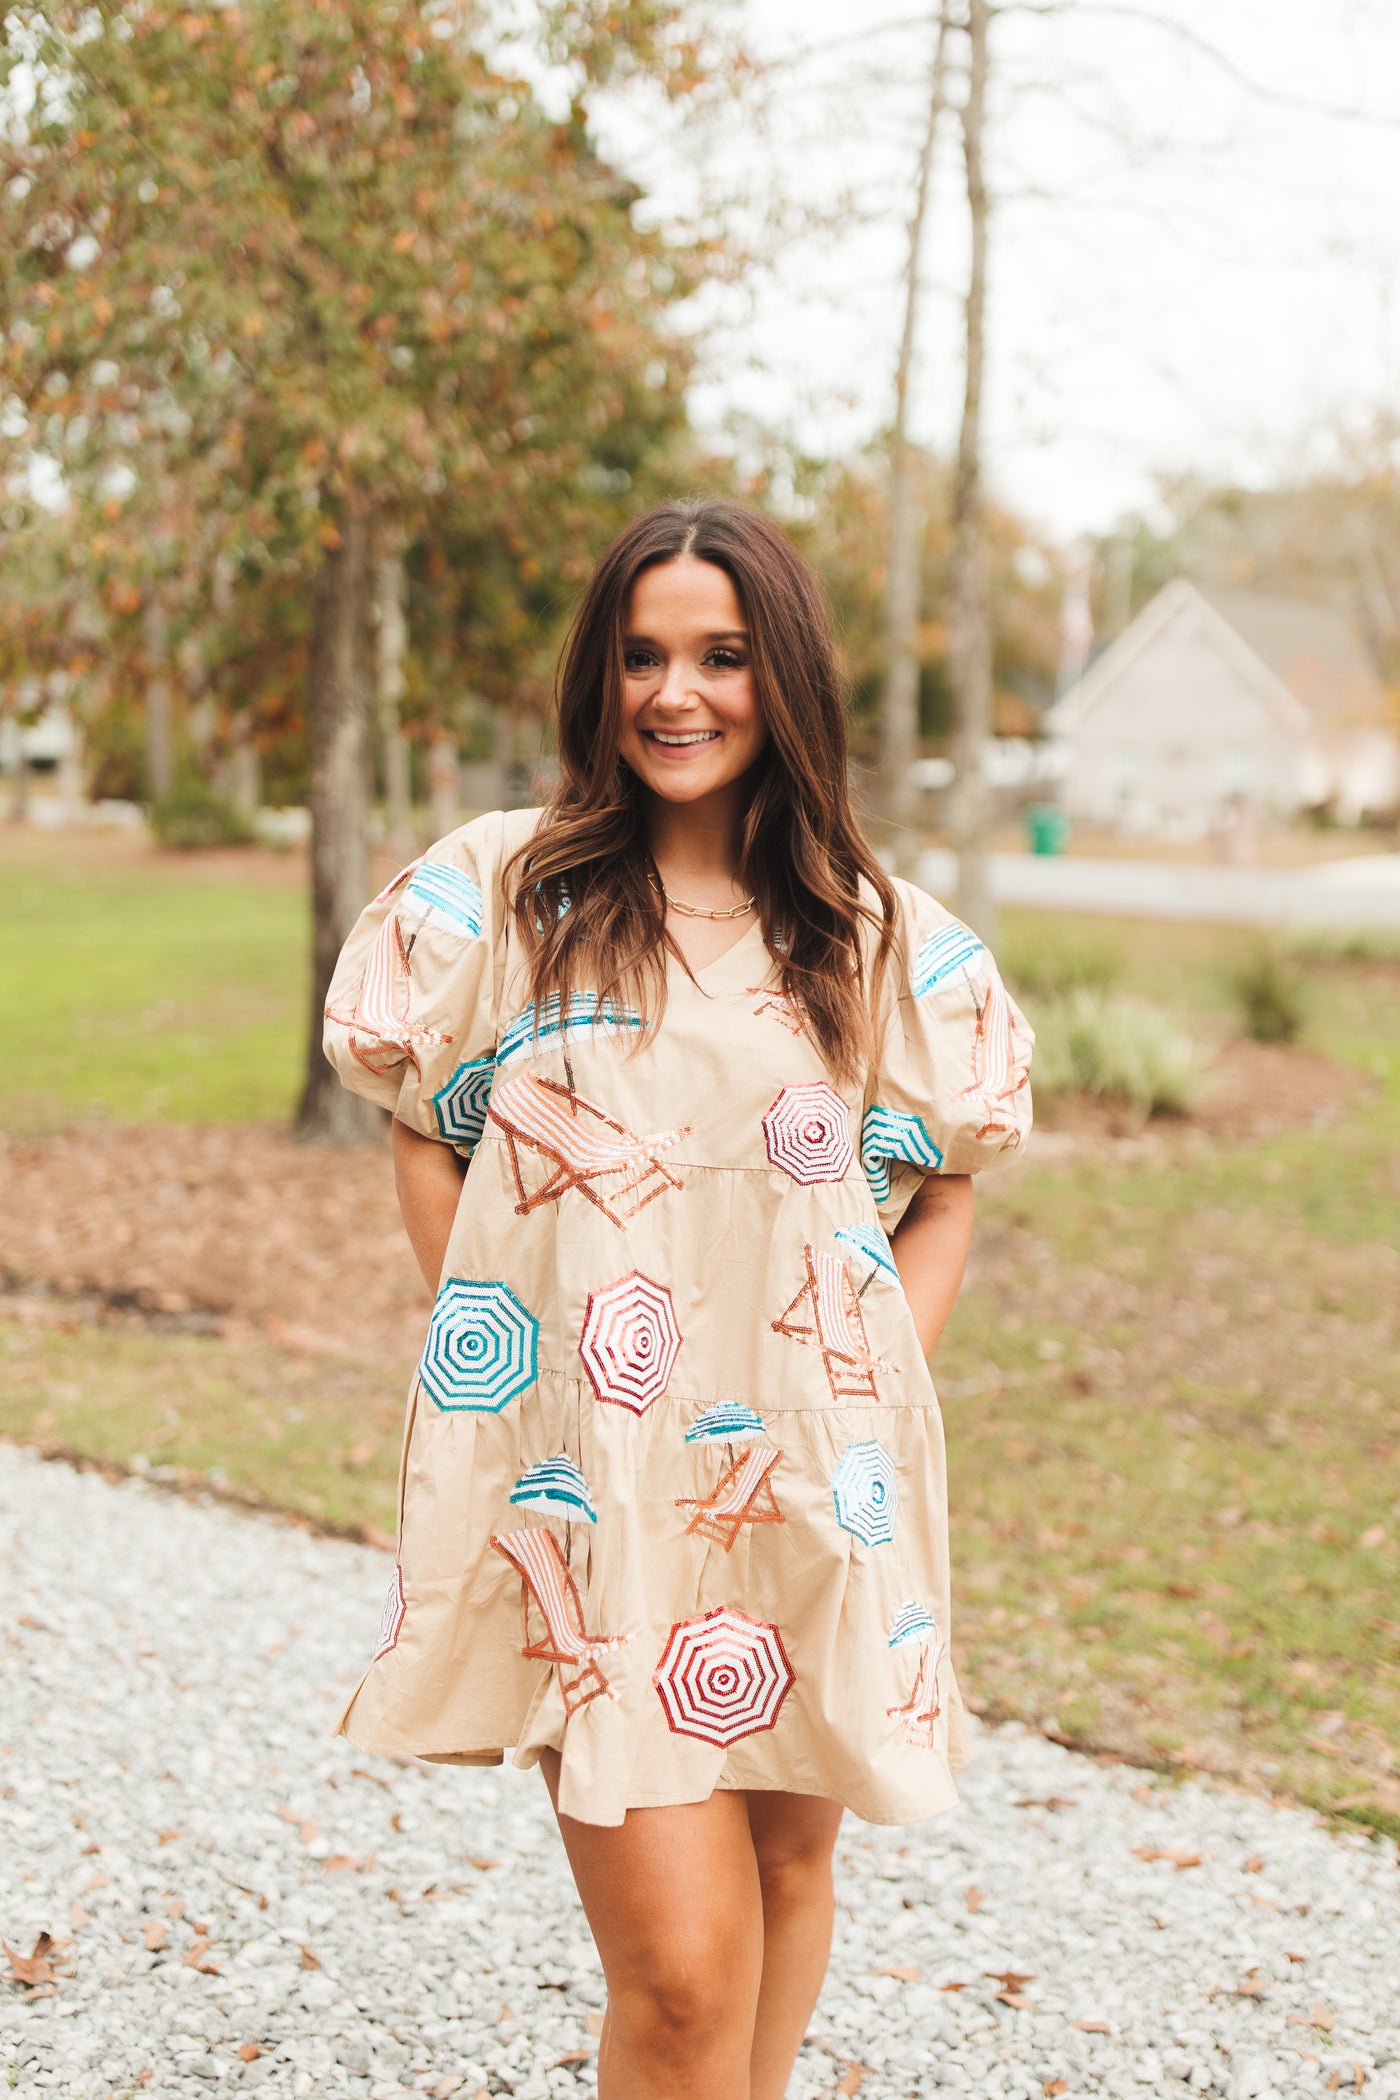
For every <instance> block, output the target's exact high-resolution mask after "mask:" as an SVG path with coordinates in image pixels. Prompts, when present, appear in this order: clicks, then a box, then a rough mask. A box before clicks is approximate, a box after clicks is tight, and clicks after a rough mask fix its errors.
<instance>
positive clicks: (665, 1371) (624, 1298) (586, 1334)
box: [578, 1269, 681, 1415]
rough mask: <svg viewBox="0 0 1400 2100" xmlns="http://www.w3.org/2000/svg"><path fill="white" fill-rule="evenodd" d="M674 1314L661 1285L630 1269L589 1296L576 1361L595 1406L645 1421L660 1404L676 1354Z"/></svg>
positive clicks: (677, 1338) (677, 1329)
mask: <svg viewBox="0 0 1400 2100" xmlns="http://www.w3.org/2000/svg"><path fill="white" fill-rule="evenodd" d="M680 1346H681V1330H680V1326H679V1324H678V1322H677V1320H676V1308H675V1305H674V1304H673V1302H672V1299H671V1293H670V1291H669V1290H668V1289H667V1288H666V1285H665V1284H664V1283H654V1282H653V1281H652V1279H651V1277H650V1276H643V1274H642V1272H641V1270H640V1269H630V1270H629V1271H628V1273H627V1274H626V1275H625V1276H619V1277H618V1279H617V1282H616V1283H609V1284H606V1285H604V1287H603V1288H602V1289H601V1290H597V1291H590V1292H589V1294H588V1310H587V1312H586V1313H585V1315H584V1321H583V1333H582V1335H581V1336H580V1337H579V1345H578V1347H579V1355H580V1356H581V1357H582V1358H583V1368H584V1369H585V1371H587V1373H588V1377H589V1381H590V1383H591V1384H592V1387H593V1390H594V1392H595V1393H596V1394H597V1395H598V1398H599V1399H600V1400H608V1401H611V1402H612V1403H613V1404H614V1405H615V1406H617V1407H629V1408H631V1410H632V1412H633V1414H634V1415H644V1414H645V1413H646V1411H647V1409H648V1408H649V1407H650V1406H651V1405H652V1403H653V1402H654V1401H656V1400H659V1399H660V1398H661V1395H662V1394H663V1393H664V1392H665V1390H666V1387H667V1384H668V1382H669V1380H670V1376H671V1373H672V1371H673V1370H674V1369H675V1365H676V1357H677V1355H678V1354H679V1353H680Z"/></svg>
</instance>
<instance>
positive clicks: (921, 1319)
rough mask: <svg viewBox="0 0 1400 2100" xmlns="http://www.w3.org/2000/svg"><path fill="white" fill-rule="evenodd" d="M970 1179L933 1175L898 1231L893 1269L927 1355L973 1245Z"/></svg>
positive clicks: (954, 1296) (944, 1321)
mask: <svg viewBox="0 0 1400 2100" xmlns="http://www.w3.org/2000/svg"><path fill="white" fill-rule="evenodd" d="M972 1210H973V1195H972V1176H971V1175H970V1174H930V1175H929V1176H928V1177H927V1179H926V1180H925V1181H924V1183H923V1186H922V1187H921V1188H920V1189H919V1191H918V1193H917V1195H916V1196H915V1197H914V1198H913V1200H912V1202H911V1203H910V1205H909V1208H908V1209H907V1210H906V1211H905V1213H904V1216H903V1217H902V1218H901V1219H900V1221H899V1224H898V1225H897V1226H896V1227H895V1231H894V1237H893V1239H892V1241H891V1245H892V1247H893V1249H894V1260H895V1267H896V1268H897V1269H898V1270H899V1280H900V1282H901V1283H902V1284H903V1286H904V1295H905V1297H906V1298H907V1299H908V1301H909V1310H910V1312H911V1313H912V1314H913V1316H914V1331H915V1333H916V1334H917V1335H918V1337H919V1346H920V1347H921V1348H922V1350H923V1352H924V1354H925V1356H927V1355H928V1354H929V1352H930V1351H931V1350H932V1348H933V1347H934V1345H935V1343H936V1342H937V1340H938V1338H939V1336H940V1335H941V1334H942V1332H943V1329H944V1328H945V1327H946V1326H947V1324H948V1315H949V1314H950V1313H951V1312H952V1310H953V1307H954V1305H955V1304H956V1302H957V1296H958V1291H959V1289H960V1287H961V1285H962V1280H963V1270H964V1269H965V1268H966V1266H967V1250H968V1248H969V1246H970V1245H971V1243H972Z"/></svg>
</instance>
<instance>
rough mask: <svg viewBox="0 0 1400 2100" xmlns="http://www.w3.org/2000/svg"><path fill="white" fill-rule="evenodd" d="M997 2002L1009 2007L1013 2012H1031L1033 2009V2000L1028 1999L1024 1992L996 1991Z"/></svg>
mask: <svg viewBox="0 0 1400 2100" xmlns="http://www.w3.org/2000/svg"><path fill="white" fill-rule="evenodd" d="M997 2002H998V2004H1000V2005H1009V2006H1010V2007H1011V2009H1012V2011H1013V2012H1032V2011H1033V2010H1034V2008H1035V2000H1034V1998H1028V1997H1027V1996H1026V1994H1025V1992H1024V1991H998V1992H997Z"/></svg>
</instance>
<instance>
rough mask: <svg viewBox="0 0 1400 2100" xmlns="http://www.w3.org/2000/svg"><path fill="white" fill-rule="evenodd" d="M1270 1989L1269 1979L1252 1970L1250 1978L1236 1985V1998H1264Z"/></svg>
mask: <svg viewBox="0 0 1400 2100" xmlns="http://www.w3.org/2000/svg"><path fill="white" fill-rule="evenodd" d="M1268 1988H1269V1979H1268V1977H1267V1976H1261V1975H1259V1973H1258V1971H1257V1970H1255V1969H1251V1970H1250V1972H1249V1974H1248V1976H1246V1977H1244V1978H1243V1980H1242V1981H1241V1982H1239V1983H1237V1984H1236V1985H1235V1996H1236V1997H1237V1998H1262V1997H1263V1995H1264V1993H1265V1991H1267V1989H1268Z"/></svg>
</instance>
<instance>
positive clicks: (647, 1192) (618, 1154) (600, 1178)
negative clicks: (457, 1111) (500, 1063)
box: [489, 1072, 690, 1226]
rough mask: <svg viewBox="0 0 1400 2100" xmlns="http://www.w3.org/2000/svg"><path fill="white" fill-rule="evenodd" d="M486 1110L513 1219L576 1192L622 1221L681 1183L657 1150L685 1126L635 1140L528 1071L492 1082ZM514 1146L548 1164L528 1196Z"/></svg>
mask: <svg viewBox="0 0 1400 2100" xmlns="http://www.w3.org/2000/svg"><path fill="white" fill-rule="evenodd" d="M489 1113H490V1118H491V1121H492V1122H493V1123H496V1124H498V1125H499V1126H500V1128H501V1130H503V1131H504V1133H505V1137H506V1143H507V1146H508V1147H509V1150H510V1164H511V1172H512V1173H513V1174H514V1176H515V1188H516V1194H517V1195H518V1196H519V1198H520V1201H519V1202H518V1203H517V1204H516V1206H515V1212H516V1216H517V1217H521V1218H523V1217H525V1216H526V1215H527V1213H528V1212H530V1211H532V1210H537V1209H538V1208H539V1206H540V1204H542V1203H552V1202H555V1201H556V1200H557V1199H558V1198H559V1197H560V1196H562V1195H564V1194H565V1192H566V1191H567V1190H569V1189H577V1190H578V1192H579V1194H580V1195H581V1196H586V1197H587V1198H588V1200H589V1202H590V1203H593V1204H596V1205H597V1207H598V1209H599V1210H600V1211H601V1212H602V1213H603V1216H604V1217H605V1218H610V1219H611V1221H612V1223H613V1224H614V1225H620V1226H625V1225H626V1223H627V1221H628V1219H629V1218H634V1217H635V1216H636V1215H637V1212H638V1211H639V1210H641V1209H643V1208H644V1206H645V1205H646V1204H648V1203H651V1202H654V1201H655V1199H656V1197H658V1196H663V1195H664V1194H665V1193H666V1191H667V1189H678V1188H682V1187H684V1183H683V1182H682V1180H681V1178H680V1176H679V1174H675V1173H673V1172H672V1170H671V1169H670V1168H669V1167H668V1166H666V1164H665V1163H664V1161H663V1159H662V1157H661V1155H662V1153H663V1152H668V1151H669V1150H670V1148H671V1147H672V1145H675V1144H678V1143H679V1142H680V1140H681V1139H682V1138H683V1137H688V1136H689V1134H690V1130H689V1125H687V1126H686V1127H685V1128H684V1129H679V1130H662V1131H659V1132H657V1133H655V1134H654V1135H653V1136H650V1137H638V1136H637V1135H636V1133H635V1132H634V1131H631V1130H629V1129H628V1128H627V1126H626V1124H625V1123H619V1122H618V1120H617V1118H616V1117H615V1116H610V1115H609V1114H608V1113H607V1111H606V1109H601V1108H599V1107H598V1106H597V1105H596V1103H594V1102H592V1101H586V1100H585V1099H584V1098H583V1096H582V1095H581V1094H578V1093H575V1092H574V1091H573V1090H572V1089H571V1088H569V1087H567V1086H565V1085H564V1084H563V1083H562V1081H560V1080H557V1079H542V1078H540V1077H539V1076H538V1074H536V1073H534V1072H529V1073H526V1074H525V1075H524V1076H523V1077H522V1078H520V1079H510V1080H507V1081H506V1083H505V1085H504V1086H500V1085H498V1086H497V1087H496V1088H495V1089H494V1090H493V1092H492V1095H491V1107H490V1111H489ZM522 1148H523V1149H524V1150H525V1151H528V1152H535V1153H538V1154H539V1156H540V1157H541V1158H542V1159H544V1160H546V1161H548V1162H549V1163H550V1167H551V1172H550V1173H549V1175H548V1176H547V1177H546V1179H545V1180H544V1182H543V1183H542V1184H541V1185H540V1187H539V1188H537V1189H536V1190H535V1191H534V1193H533V1194H531V1193H530V1192H528V1191H527V1189H526V1187H525V1182H524V1178H523V1176H522V1175H521V1172H520V1153H521V1150H522Z"/></svg>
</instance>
